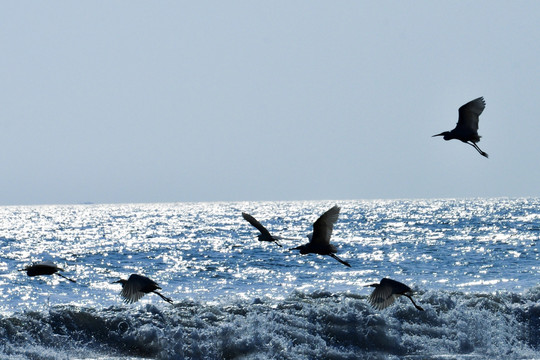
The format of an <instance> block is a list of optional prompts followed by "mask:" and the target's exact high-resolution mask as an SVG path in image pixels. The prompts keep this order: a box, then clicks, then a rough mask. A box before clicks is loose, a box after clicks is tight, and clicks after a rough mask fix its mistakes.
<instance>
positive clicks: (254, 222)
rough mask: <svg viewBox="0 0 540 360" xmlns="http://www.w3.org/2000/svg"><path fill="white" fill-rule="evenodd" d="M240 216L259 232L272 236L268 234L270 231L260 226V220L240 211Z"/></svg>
mask: <svg viewBox="0 0 540 360" xmlns="http://www.w3.org/2000/svg"><path fill="white" fill-rule="evenodd" d="M242 217H243V218H244V219H245V220H246V221H247V222H249V223H250V224H251V225H253V226H254V227H256V228H257V230H259V231H260V232H261V234H264V235H267V236H268V237H272V236H271V235H270V232H269V231H268V230H267V229H266V228H265V227H264V226H262V224H261V223H260V222H258V221H257V219H255V218H254V217H253V216H251V215H249V214H247V213H244V212H243V213H242Z"/></svg>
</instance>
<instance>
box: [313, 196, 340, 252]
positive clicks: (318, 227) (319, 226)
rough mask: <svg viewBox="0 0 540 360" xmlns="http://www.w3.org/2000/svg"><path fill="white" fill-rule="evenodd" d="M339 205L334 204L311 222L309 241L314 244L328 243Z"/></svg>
mask: <svg viewBox="0 0 540 360" xmlns="http://www.w3.org/2000/svg"><path fill="white" fill-rule="evenodd" d="M339 210H340V208H339V206H337V205H335V206H334V207H333V208H331V209H330V210H328V211H326V212H325V213H324V214H322V215H321V217H319V218H318V219H317V221H315V223H314V224H313V236H312V238H311V242H312V243H315V244H321V245H322V244H325V245H328V244H330V236H332V230H333V229H334V223H335V222H336V221H337V219H338V216H339Z"/></svg>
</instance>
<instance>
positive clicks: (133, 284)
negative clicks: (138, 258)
mask: <svg viewBox="0 0 540 360" xmlns="http://www.w3.org/2000/svg"><path fill="white" fill-rule="evenodd" d="M141 278H142V276H139V275H136V274H133V275H131V276H130V277H129V279H128V281H127V282H126V283H125V284H124V285H123V286H122V292H121V293H120V295H122V297H123V298H124V302H126V303H128V304H132V303H134V302H137V301H139V300H140V298H142V297H143V296H144V292H142V291H141V285H143V284H142V283H141V281H140V280H141ZM148 280H149V279H148Z"/></svg>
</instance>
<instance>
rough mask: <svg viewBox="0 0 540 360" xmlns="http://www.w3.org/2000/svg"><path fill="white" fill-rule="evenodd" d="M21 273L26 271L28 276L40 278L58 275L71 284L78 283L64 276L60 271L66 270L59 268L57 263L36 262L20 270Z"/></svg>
mask: <svg viewBox="0 0 540 360" xmlns="http://www.w3.org/2000/svg"><path fill="white" fill-rule="evenodd" d="M19 271H26V275H28V276H39V275H52V274H56V275H58V276H60V277H62V278H64V279H66V280H69V281H71V282H76V281H75V280H73V279H70V278H68V277H66V276H64V275H62V274H60V273H59V271H64V269H62V268H60V267H58V266H57V265H56V264H55V263H53V262H52V261H48V260H47V261H42V262H35V263H32V264H31V265H28V266H26V267H25V268H24V269H20V270H19Z"/></svg>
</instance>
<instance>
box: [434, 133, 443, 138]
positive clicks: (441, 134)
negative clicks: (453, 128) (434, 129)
mask: <svg viewBox="0 0 540 360" xmlns="http://www.w3.org/2000/svg"><path fill="white" fill-rule="evenodd" d="M443 135H444V133H440V134H437V135H433V136H432V137H435V136H443Z"/></svg>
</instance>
